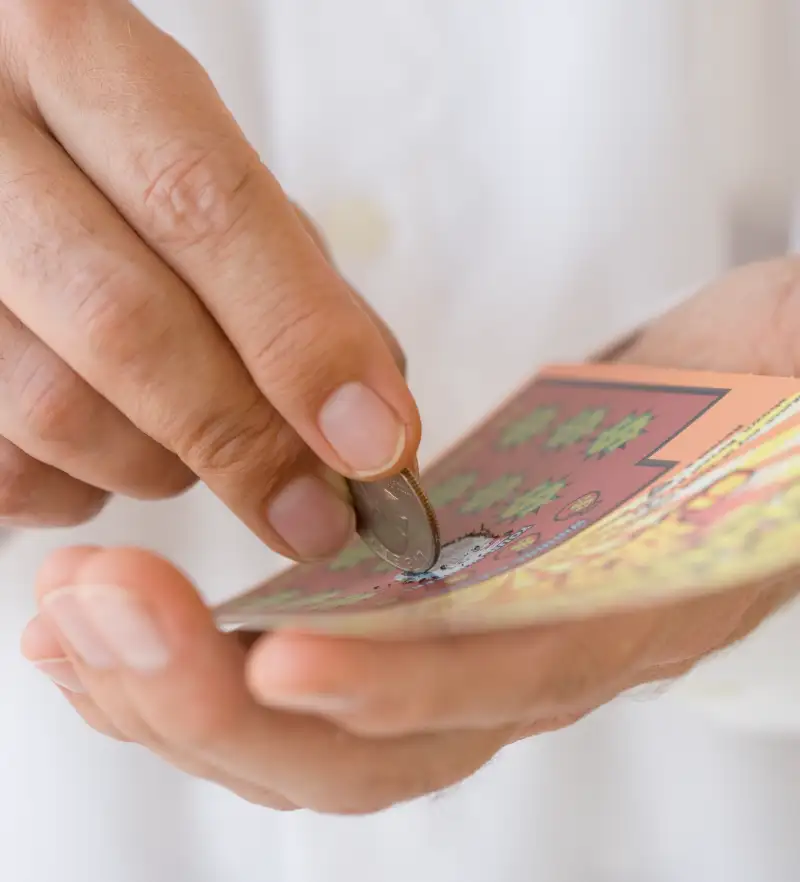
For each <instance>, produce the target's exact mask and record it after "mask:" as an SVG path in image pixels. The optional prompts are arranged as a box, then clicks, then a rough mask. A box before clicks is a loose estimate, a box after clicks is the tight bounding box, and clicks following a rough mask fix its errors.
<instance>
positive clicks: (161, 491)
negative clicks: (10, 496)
mask: <svg viewBox="0 0 800 882" xmlns="http://www.w3.org/2000/svg"><path fill="white" fill-rule="evenodd" d="M87 427H88V430H87ZM0 432H1V433H2V434H3V435H4V436H5V437H6V438H8V439H9V440H10V441H12V442H13V443H14V444H16V445H17V446H18V447H20V448H21V449H22V450H24V451H25V452H26V453H28V454H29V455H30V456H32V457H34V458H35V459H38V460H40V461H41V462H43V463H48V464H49V465H52V466H55V467H56V468H58V469H60V470H61V471H63V472H65V473H66V474H68V475H71V476H72V477H74V478H77V479H78V480H80V481H84V482H86V483H87V484H91V485H93V486H95V487H99V488H101V489H102V490H106V491H108V492H110V493H123V494H125V495H128V496H137V497H140V498H142V497H143V498H163V497H165V496H172V495H174V494H175V493H178V492H181V491H183V490H185V489H186V488H187V487H188V486H189V485H190V484H191V483H192V480H193V475H192V473H191V472H190V471H189V470H188V469H187V468H186V466H184V465H183V463H181V461H180V460H179V459H178V458H177V457H176V456H175V455H174V454H172V453H170V452H169V451H167V450H165V449H164V448H163V447H162V446H161V445H159V444H157V443H156V442H155V441H153V440H152V439H151V438H148V437H147V436H146V435H144V434H142V433H141V432H140V431H139V430H138V429H136V428H135V427H134V426H133V425H132V424H131V423H130V422H129V421H128V420H127V419H126V418H125V417H124V416H123V415H122V414H121V413H120V412H119V411H118V410H117V409H116V408H114V407H112V406H111V405H110V404H109V403H108V402H107V401H106V400H105V399H104V398H103V397H102V396H100V395H98V394H97V392H95V391H94V389H92V388H91V387H90V386H89V385H88V384H87V383H85V382H84V381H83V380H82V379H81V378H80V377H79V376H78V375H77V374H76V373H75V372H74V371H73V370H72V369H71V368H70V367H68V366H67V365H66V364H65V363H64V362H63V361H62V360H61V359H60V358H59V357H58V356H57V355H56V354H55V353H54V352H52V351H51V350H50V349H48V347H47V346H45V345H44V344H43V343H42V342H41V341H40V340H38V339H37V338H36V337H35V336H34V335H33V334H32V333H31V331H30V330H28V328H26V327H25V326H24V325H23V324H22V323H21V322H20V321H19V319H17V318H16V316H14V315H13V314H12V313H11V312H9V311H8V309H6V308H5V307H4V306H3V305H2V304H0Z"/></svg>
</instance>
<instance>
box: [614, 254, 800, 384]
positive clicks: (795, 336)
mask: <svg viewBox="0 0 800 882" xmlns="http://www.w3.org/2000/svg"><path fill="white" fill-rule="evenodd" d="M798 340H800V259H798V258H796V257H790V258H782V259H780V260H773V261H768V262H763V263H755V264H751V265H749V266H746V267H742V268H740V269H737V270H735V271H734V272H732V273H730V274H729V275H727V276H724V277H723V278H722V279H720V280H719V281H716V282H714V283H713V284H711V285H708V286H707V287H705V288H703V289H702V290H701V291H699V292H698V293H697V294H696V295H695V296H694V297H691V298H690V299H689V300H687V301H685V302H684V303H682V304H681V305H680V306H678V307H676V308H675V309H673V310H672V311H671V312H669V313H668V314H667V315H665V316H664V317H663V318H661V319H659V320H658V321H656V322H653V323H652V324H651V325H649V326H647V327H646V328H644V329H643V330H642V332H641V334H639V335H638V336H637V337H636V338H635V339H634V340H633V341H632V342H631V344H630V346H628V347H627V348H626V349H625V350H624V352H623V353H622V355H621V360H622V361H625V362H628V363H631V364H651V365H658V366H663V367H680V368H685V369H694V370H715V371H731V372H736V373H754V374H772V375H777V376H794V375H797V374H799V373H800V346H798Z"/></svg>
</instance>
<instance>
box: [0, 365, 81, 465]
mask: <svg viewBox="0 0 800 882" xmlns="http://www.w3.org/2000/svg"><path fill="white" fill-rule="evenodd" d="M17 373H18V376H17V378H16V393H17V395H18V405H19V407H20V410H21V412H22V417H23V419H24V421H25V428H26V433H27V434H29V435H30V436H32V437H34V438H36V439H37V441H39V442H42V443H44V444H45V445H48V446H52V447H56V448H58V447H64V446H72V445H73V444H74V443H75V442H76V439H79V438H80V437H81V436H82V435H83V434H85V431H86V425H87V424H88V423H90V422H91V413H90V412H89V411H90V410H91V408H90V407H89V405H88V402H87V395H86V388H85V386H84V383H83V380H81V378H80V377H79V376H78V375H77V374H75V373H73V372H72V371H71V370H70V369H69V368H68V367H66V366H65V365H61V364H53V363H52V362H49V360H45V359H37V358H31V359H22V360H21V361H20V362H19V364H18V366H17ZM20 374H21V376H20Z"/></svg>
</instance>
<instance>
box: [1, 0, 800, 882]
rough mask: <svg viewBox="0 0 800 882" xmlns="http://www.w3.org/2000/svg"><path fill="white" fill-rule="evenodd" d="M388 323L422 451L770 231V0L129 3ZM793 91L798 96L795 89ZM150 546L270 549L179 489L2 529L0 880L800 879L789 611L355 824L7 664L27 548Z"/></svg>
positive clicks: (219, 569)
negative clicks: (117, 733) (223, 774)
mask: <svg viewBox="0 0 800 882" xmlns="http://www.w3.org/2000/svg"><path fill="white" fill-rule="evenodd" d="M140 5H141V8H142V9H143V11H144V12H145V13H147V14H148V15H150V16H151V17H152V18H153V19H154V20H155V21H156V22H157V23H158V24H159V25H160V26H161V27H163V28H165V29H166V30H168V31H169V32H170V33H172V34H174V35H175V36H176V37H177V38H178V39H180V40H181V42H183V43H184V44H185V45H186V46H187V47H188V48H189V49H190V50H191V51H192V52H194V53H195V55H196V56H197V57H198V58H199V59H200V60H201V61H202V63H203V64H204V65H205V66H206V67H207V68H208V69H209V71H210V73H211V75H212V77H213V78H214V80H215V82H216V84H217V86H218V88H219V89H220V91H221V92H222V95H223V97H224V98H225V100H226V101H227V102H228V104H229V105H230V107H231V109H232V110H233V112H234V114H235V115H236V117H237V119H238V120H239V121H240V123H241V124H242V126H243V128H244V129H245V132H246V133H247V135H248V137H249V138H250V139H251V140H252V141H253V143H254V144H256V145H257V147H258V149H259V150H260V151H261V153H262V155H263V157H264V159H265V161H267V162H268V164H269V165H270V167H271V168H272V169H273V170H274V171H275V173H276V174H277V175H278V177H279V178H280V180H281V182H282V184H283V185H284V187H285V188H286V189H287V191H288V192H289V194H290V195H291V196H292V197H293V198H295V199H296V200H297V201H298V202H300V203H301V204H302V205H303V206H304V207H305V208H306V209H307V210H308V211H309V212H310V213H311V215H312V216H314V217H315V218H316V219H317V220H318V221H319V223H320V224H321V226H322V228H323V231H324V232H325V234H326V235H327V237H328V238H329V241H330V243H331V245H332V248H333V251H334V254H335V256H336V258H337V260H338V263H339V265H340V267H341V268H342V270H343V271H344V272H345V274H346V275H347V277H348V278H349V279H350V280H351V281H352V282H353V283H354V285H355V286H356V287H358V288H359V289H360V290H361V291H362V292H363V293H364V294H365V295H366V296H367V297H368V299H369V300H370V301H371V302H372V303H373V304H374V305H375V306H376V308H377V309H378V311H379V312H381V313H382V314H383V315H384V317H385V318H386V319H387V321H388V322H389V324H390V325H391V326H392V327H393V328H394V329H395V330H396V332H397V334H398V336H399V338H400V340H401V342H402V344H403V345H404V347H405V349H406V352H407V354H408V356H409V361H410V380H411V384H412V387H413V389H414V391H415V393H416V395H417V398H418V401H419V404H420V408H421V411H422V414H423V419H424V424H425V433H424V441H423V448H422V458H423V460H426V459H429V458H430V457H431V456H432V455H434V454H435V453H436V452H437V451H438V450H441V449H442V448H443V447H445V446H446V445H447V444H448V443H450V442H451V441H453V440H455V438H457V437H458V436H459V435H460V434H461V433H462V432H464V431H465V430H467V429H468V428H469V427H470V425H471V424H472V423H473V422H474V421H475V420H476V419H478V418H479V417H481V416H482V415H483V414H484V413H485V412H486V411H487V410H488V409H490V408H491V407H493V406H494V405H496V403H497V402H498V400H500V399H501V398H502V397H503V396H504V395H505V394H507V393H508V392H509V391H510V390H511V389H513V388H514V387H515V386H516V385H517V384H518V383H519V382H520V381H521V380H523V379H525V378H526V377H527V376H529V375H530V374H531V372H532V371H533V370H534V369H535V368H536V366H537V365H538V364H541V363H543V362H546V361H549V360H556V359H577V358H581V357H583V356H585V355H586V354H587V353H590V352H592V351H594V350H596V349H598V348H599V347H601V346H603V345H604V344H606V343H608V342H609V341H610V340H613V339H614V338H615V337H617V336H619V335H621V334H623V333H625V332H627V331H628V330H630V329H631V328H634V327H636V326H638V325H640V324H641V323H643V322H645V321H647V320H649V319H651V318H652V317H654V316H657V315H658V314H659V313H661V312H663V310H664V309H666V308H667V307H668V306H669V305H670V304H671V303H673V302H675V301H676V299H678V298H679V297H682V296H684V294H685V293H686V292H688V291H691V290H693V289H694V288H695V287H697V286H698V285H699V284H701V283H702V282H704V281H706V280H708V279H711V278H713V277H715V276H717V275H719V274H720V273H722V272H724V271H725V270H726V269H727V268H728V267H729V266H731V265H732V264H733V263H736V262H741V261H743V260H747V259H751V258H755V257H759V256H761V255H764V254H775V253H780V252H782V251H785V250H786V249H787V248H789V247H791V245H792V231H793V229H794V228H795V226H796V225H795V224H794V223H793V220H792V218H793V210H792V206H793V201H794V182H793V177H794V172H793V161H794V160H793V157H794V155H796V151H795V124H794V118H796V117H797V116H798V114H800V110H798V106H797V102H796V100H794V99H796V91H797V90H796V89H795V83H796V76H795V71H794V68H793V58H794V56H795V55H796V54H797V53H796V52H794V51H793V50H794V37H793V34H794V33H795V31H796V30H797V27H796V24H797V22H796V21H795V16H796V11H795V9H794V4H793V3H792V2H791V0H766V2H765V0H648V2H647V3H641V2H636V0H560V2H558V3H554V2H552V0H499V2H496V3H486V2H484V0H435V2H432V0H403V2H402V3H392V2H389V3H374V2H368V0H333V2H331V0H146V2H142V3H141V4H140ZM793 100H794V106H793V104H792V102H793ZM86 541H91V542H100V543H117V542H119V543H126V544H127V543H135V544H141V545H144V546H147V547H150V548H153V549H155V550H157V551H160V552H162V553H165V554H167V555H168V556H169V557H170V558H171V559H173V560H174V561H175V562H176V563H178V564H179V565H180V566H182V567H183V568H185V569H186V570H187V571H188V572H189V573H191V574H192V576H193V577H194V578H195V580H196V582H197V584H198V585H199V586H200V588H201V590H202V591H203V592H204V594H205V595H206V596H207V597H208V598H209V599H210V600H219V599H222V598H223V597H226V596H229V595H232V594H234V593H236V592H237V591H240V590H242V589H243V588H245V587H247V586H248V585H249V584H250V583H252V582H255V581H257V580H259V579H261V578H263V577H264V576H265V575H266V574H267V573H269V572H271V571H272V570H273V569H275V568H277V567H278V566H279V565H280V562H279V560H278V559H277V557H276V556H275V555H273V554H272V553H271V552H269V551H268V550H266V549H264V548H262V547H261V546H260V544H259V543H258V542H257V541H256V540H255V539H254V538H253V537H252V536H250V535H249V534H248V533H247V531H246V530H245V529H244V527H242V526H241V525H239V524H237V523H236V522H235V520H234V519H233V517H232V516H231V515H230V514H229V513H227V511H226V510H225V509H224V508H223V507H222V505H221V504H219V503H218V502H216V501H215V500H214V499H213V498H212V497H211V496H210V494H208V493H206V492H205V491H204V490H203V489H196V490H193V491H192V492H191V493H189V494H188V495H187V496H185V497H183V498H182V499H178V500H172V501H169V502H165V503H157V504H154V503H148V504H142V503H135V502H130V501H126V500H115V501H114V502H113V503H112V504H111V506H110V507H109V509H108V510H107V511H106V512H104V513H103V515H102V516H101V517H100V518H99V519H98V520H97V521H95V522H94V523H92V524H89V525H87V526H85V527H82V528H79V529H75V530H70V531H51V532H46V533H33V532H31V533H20V534H18V535H15V536H14V538H13V539H12V541H11V542H10V543H9V544H7V545H5V546H3V547H2V548H1V549H0V585H1V586H2V592H0V686H2V693H1V694H2V699H3V700H2V702H0V782H2V785H3V786H2V789H1V790H0V867H2V873H1V875H2V878H3V879H8V880H9V882H107V880H113V882H212V880H213V882H216V880H230V879H246V880H248V882H367V880H369V882H411V880H419V882H487V880H492V882H530V880H534V879H536V880H541V882H755V880H758V882H762V880H763V882H796V880H797V879H798V878H799V877H800V876H799V874H800V871H798V869H797V867H798V866H799V865H800V842H798V837H797V835H796V819H797V817H798V814H799V813H800V786H798V785H799V784H800V640H798V639H797V634H798V632H799V630H800V612H798V610H797V609H789V610H788V611H786V612H784V613H782V614H780V615H778V616H776V617H775V618H774V619H773V620H771V621H770V622H768V623H767V624H766V625H765V626H764V627H763V628H762V629H760V630H759V632H758V633H757V634H756V635H754V636H753V637H751V638H749V639H748V640H747V641H745V642H744V643H743V644H742V645H740V646H739V647H737V648H735V649H733V650H730V651H728V652H726V653H724V654H722V655H721V656H719V657H717V658H716V659H714V660H712V661H711V662H708V663H706V664H704V665H702V666H701V667H700V668H699V669H698V670H697V671H696V672H695V673H694V674H692V675H691V676H689V677H687V678H685V679H683V680H681V681H680V682H678V683H676V684H673V685H671V686H670V687H668V688H666V689H662V690H660V691H656V692H655V693H651V694H650V695H645V696H644V697H642V696H638V697H634V696H630V695H628V696H623V697H622V698H620V699H618V700H617V701H616V702H614V703H613V704H612V705H610V706H608V707H606V708H603V709H602V710H600V711H598V712H597V713H595V714H593V715H592V716H590V717H589V718H588V719H587V720H585V721H583V722H581V723H580V724H578V725H576V726H573V727H571V728H570V729H568V730H566V731H563V732H559V733H554V734H550V735H545V736H542V737H539V738H535V739H531V740H529V741H527V742H524V743H521V744H517V745H515V746H513V747H511V748H509V749H507V750H506V751H504V752H503V753H501V754H500V755H499V756H498V757H497V758H496V759H495V760H494V761H493V762H492V763H490V764H489V765H488V766H487V767H486V768H484V769H483V770H482V771H481V772H479V773H478V774H477V775H476V776H474V777H473V778H472V779H470V780H468V781H466V782H464V783H462V784H461V785H459V786H457V787H455V788H453V789H452V790H450V791H448V792H446V793H444V794H442V795H439V796H437V797H435V798H428V799H423V800H418V801H416V802H415V803H412V804H409V805H404V806H401V807H398V808H395V809H392V810H389V811H387V812H384V813H382V814H379V815H376V816H372V817H367V818H346V819H345V818H331V817H321V816H315V815H312V814H310V813H305V812H300V813H295V814H291V815H280V814H276V813H272V812H270V811H268V810H264V809H260V808H257V807H254V806H251V805H249V804H246V803H244V802H242V801H240V800H238V799H237V798H235V797H233V796H232V795H230V794H228V793H226V792H224V791H223V790H221V789H219V788H216V787H214V786H213V785H210V784H208V783H205V782H199V781H194V780H192V779H190V778H187V777H186V776H184V775H182V774H180V773H178V772H176V771H174V770H172V769H170V768H169V767H167V766H165V765H164V764H163V763H162V762H161V761H159V760H158V759H156V758H154V757H151V756H150V755H148V754H147V753H146V752H145V751H143V750H141V749H139V748H137V747H131V746H129V745H119V744H116V743H113V742H110V741H107V740H104V739H102V738H101V737H100V736H98V735H96V734H95V733H93V732H92V731H91V730H89V729H88V727H86V726H85V725H84V724H83V723H82V722H81V721H80V720H79V719H78V718H77V716H76V715H75V714H74V712H73V711H72V710H71V708H70V707H69V706H68V705H67V704H66V702H64V701H63V699H62V697H61V696H60V695H59V694H58V691H57V690H56V689H54V688H53V687H52V685H50V684H49V683H47V682H46V681H45V680H44V679H43V678H42V677H41V676H40V675H39V674H37V673H36V672H35V671H33V670H32V669H31V668H30V666H28V665H27V664H26V663H24V662H23V661H22V660H21V659H20V657H19V653H18V635H19V633H20V631H21V630H22V628H23V627H24V624H25V622H26V621H27V620H28V618H29V617H30V616H31V615H32V614H33V609H34V607H33V601H32V591H31V585H32V580H33V574H34V572H35V569H36V566H37V565H38V563H39V562H40V561H41V559H42V558H43V556H44V554H45V553H46V552H47V551H48V550H49V549H52V548H55V547H58V546H61V545H63V544H66V543H76V542H86Z"/></svg>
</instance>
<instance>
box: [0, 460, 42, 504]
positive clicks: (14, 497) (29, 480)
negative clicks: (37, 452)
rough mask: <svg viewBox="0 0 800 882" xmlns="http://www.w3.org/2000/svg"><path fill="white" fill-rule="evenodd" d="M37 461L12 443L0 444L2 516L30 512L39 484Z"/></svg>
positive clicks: (0, 500)
mask: <svg viewBox="0 0 800 882" xmlns="http://www.w3.org/2000/svg"><path fill="white" fill-rule="evenodd" d="M37 480H38V478H37V469H36V467H35V463H34V462H33V461H32V460H31V459H30V457H28V456H27V454H25V453H23V452H22V451H21V450H19V449H18V448H16V447H14V446H13V445H11V444H8V443H3V444H0V516H2V517H5V518H15V517H20V516H23V515H25V514H27V513H28V511H29V509H30V506H31V502H32V498H33V495H34V493H35V491H36V485H37Z"/></svg>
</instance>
